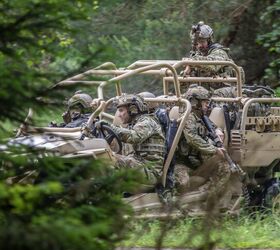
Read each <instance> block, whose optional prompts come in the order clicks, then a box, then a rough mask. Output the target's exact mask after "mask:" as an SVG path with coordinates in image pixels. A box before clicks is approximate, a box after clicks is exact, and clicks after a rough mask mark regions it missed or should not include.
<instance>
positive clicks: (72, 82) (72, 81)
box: [52, 62, 122, 99]
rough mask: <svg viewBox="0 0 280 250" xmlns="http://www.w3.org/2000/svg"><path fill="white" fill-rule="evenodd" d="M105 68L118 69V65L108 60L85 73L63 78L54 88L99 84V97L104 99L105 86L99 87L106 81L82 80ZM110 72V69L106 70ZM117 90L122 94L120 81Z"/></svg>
mask: <svg viewBox="0 0 280 250" xmlns="http://www.w3.org/2000/svg"><path fill="white" fill-rule="evenodd" d="M103 68H113V69H114V70H116V71H117V67H116V65H115V64H114V63H112V62H106V63H103V64H101V65H99V66H97V67H95V68H93V69H90V70H88V71H86V72H84V73H81V74H78V75H75V76H72V77H70V78H67V79H66V80H63V81H61V82H58V83H56V84H55V85H54V86H53V87H52V88H55V87H58V86H71V85H75V84H77V83H80V84H83V85H87V86H92V85H95V86H98V88H97V96H98V98H99V99H104V94H103V88H99V86H100V85H101V84H102V83H104V82H105V81H85V80H81V79H82V78H84V77H86V76H91V75H96V73H95V72H96V71H98V70H100V69H103ZM105 71H108V72H110V70H105ZM105 75H110V73H107V74H105ZM116 92H117V94H118V95H120V93H121V92H122V91H121V85H120V82H117V83H116Z"/></svg>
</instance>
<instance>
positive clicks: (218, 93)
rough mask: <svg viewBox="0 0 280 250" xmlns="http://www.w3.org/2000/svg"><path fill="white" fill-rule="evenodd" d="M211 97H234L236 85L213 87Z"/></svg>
mask: <svg viewBox="0 0 280 250" xmlns="http://www.w3.org/2000/svg"><path fill="white" fill-rule="evenodd" d="M212 96H213V97H226V98H234V97H236V87H224V88H220V89H215V90H214V91H213V94H212Z"/></svg>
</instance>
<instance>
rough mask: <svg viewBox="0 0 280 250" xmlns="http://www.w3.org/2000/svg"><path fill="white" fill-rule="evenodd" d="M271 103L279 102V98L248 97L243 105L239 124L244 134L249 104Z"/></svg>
mask: <svg viewBox="0 0 280 250" xmlns="http://www.w3.org/2000/svg"><path fill="white" fill-rule="evenodd" d="M256 102H259V103H272V102H280V98H279V97H278V98H277V97H275V98H252V99H249V100H248V101H247V102H246V103H245V104H244V107H243V110H242V111H243V112H242V116H241V124H240V130H241V133H242V134H244V133H245V128H246V118H247V114H248V109H249V107H250V105H251V104H252V103H256Z"/></svg>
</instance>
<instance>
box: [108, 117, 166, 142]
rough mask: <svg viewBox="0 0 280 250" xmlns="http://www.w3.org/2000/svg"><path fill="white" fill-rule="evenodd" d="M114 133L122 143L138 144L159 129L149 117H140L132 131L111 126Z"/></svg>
mask: <svg viewBox="0 0 280 250" xmlns="http://www.w3.org/2000/svg"><path fill="white" fill-rule="evenodd" d="M111 127H112V129H113V130H114V132H115V133H116V134H117V135H118V136H119V137H120V139H121V141H122V142H125V143H131V144H138V143H142V142H144V141H146V140H147V139H148V138H150V137H151V136H152V135H154V134H156V133H158V130H159V129H161V128H160V126H159V124H157V123H156V121H155V120H154V119H152V118H151V117H149V116H141V117H140V118H138V120H137V122H136V124H135V125H134V126H133V128H132V129H128V128H121V127H117V126H114V125H111Z"/></svg>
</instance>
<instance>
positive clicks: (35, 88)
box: [0, 0, 100, 120]
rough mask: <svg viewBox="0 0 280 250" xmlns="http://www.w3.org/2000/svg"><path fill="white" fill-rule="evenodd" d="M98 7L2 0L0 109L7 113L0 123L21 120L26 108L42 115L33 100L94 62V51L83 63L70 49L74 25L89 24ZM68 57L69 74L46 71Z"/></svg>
mask: <svg viewBox="0 0 280 250" xmlns="http://www.w3.org/2000/svg"><path fill="white" fill-rule="evenodd" d="M96 6H98V2H97V1H90V0H84V1H77V2H74V3H73V2H69V1H53V0H47V1H38V0H36V1H35V0H28V1H19V0H13V1H6V0H5V1H2V2H1V3H0V9H1V12H0V34H1V36H0V78H1V90H0V106H1V107H5V108H3V109H2V112H1V114H0V119H3V118H10V119H17V120H19V119H20V118H22V116H23V115H24V112H26V108H28V107H31V106H33V108H37V109H41V108H42V105H41V102H40V101H39V100H38V99H36V97H37V96H42V95H44V96H48V95H53V92H52V91H50V90H49V89H48V88H47V87H48V85H50V83H51V82H53V81H57V80H59V79H61V77H63V78H64V77H65V74H66V73H67V74H69V73H71V72H72V71H74V70H78V68H79V67H81V65H83V64H85V65H86V63H85V61H86V60H88V57H90V58H92V57H93V55H94V54H95V53H96V50H97V45H95V50H91V52H90V51H89V52H88V54H87V57H85V58H84V59H82V55H81V54H78V55H75V51H76V50H75V49H72V47H73V44H74V43H75V38H73V36H74V35H75V34H76V32H78V31H79V27H77V25H76V26H75V24H76V23H78V22H81V21H86V20H88V19H89V18H90V15H92V13H93V12H94V11H95V10H96ZM99 50H100V48H99ZM68 52H69V56H70V55H71V56H72V57H73V58H74V59H73V61H72V62H71V63H70V66H66V67H67V69H68V71H66V70H57V68H52V67H49V65H50V64H52V63H53V62H56V61H57V60H59V58H63V57H65V56H66V54H67V53H68ZM85 65H84V66H85ZM63 74H64V75H63ZM15 93H17V94H16V95H15ZM55 94H56V95H57V94H58V93H57V92H56V93H55ZM18 107H21V109H19V108H18ZM23 111H24V112H23Z"/></svg>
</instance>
